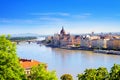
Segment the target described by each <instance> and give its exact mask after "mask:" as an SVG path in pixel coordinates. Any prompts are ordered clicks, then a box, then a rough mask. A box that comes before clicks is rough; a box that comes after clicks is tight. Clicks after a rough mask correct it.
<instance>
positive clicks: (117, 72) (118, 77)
mask: <svg viewBox="0 0 120 80" xmlns="http://www.w3.org/2000/svg"><path fill="white" fill-rule="evenodd" d="M110 80H120V65H118V64H114V66H113V67H112V68H111V71H110Z"/></svg>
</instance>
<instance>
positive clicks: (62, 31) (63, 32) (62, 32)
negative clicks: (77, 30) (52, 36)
mask: <svg viewBox="0 0 120 80" xmlns="http://www.w3.org/2000/svg"><path fill="white" fill-rule="evenodd" d="M60 34H62V35H65V34H66V32H65V30H64V27H62V30H61V31H60Z"/></svg>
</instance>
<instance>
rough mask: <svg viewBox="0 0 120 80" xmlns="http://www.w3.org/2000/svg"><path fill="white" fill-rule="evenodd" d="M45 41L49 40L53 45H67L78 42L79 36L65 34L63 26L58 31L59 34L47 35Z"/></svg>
mask: <svg viewBox="0 0 120 80" xmlns="http://www.w3.org/2000/svg"><path fill="white" fill-rule="evenodd" d="M46 41H51V42H50V45H52V46H55V47H69V46H74V45H77V44H78V45H79V44H80V36H77V35H76V36H73V35H70V34H66V32H65V30H64V28H63V27H62V30H61V31H60V34H54V36H52V37H51V38H50V37H47V38H46Z"/></svg>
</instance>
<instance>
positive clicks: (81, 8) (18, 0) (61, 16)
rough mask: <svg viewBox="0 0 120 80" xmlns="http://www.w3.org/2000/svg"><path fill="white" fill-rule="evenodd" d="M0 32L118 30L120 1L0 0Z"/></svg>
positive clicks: (45, 32)
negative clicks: (63, 29)
mask: <svg viewBox="0 0 120 80" xmlns="http://www.w3.org/2000/svg"><path fill="white" fill-rule="evenodd" d="M0 11H1V13H0V30H1V31H0V34H21V33H37V34H54V33H59V31H60V30H61V28H62V26H64V28H65V30H66V32H68V33H73V34H78V33H91V32H95V33H100V32H119V27H120V23H119V22H120V1H113V0H99V1H96V0H58V1H57V0H51V1H50V0H44V1H43V0H12V1H10V0H0Z"/></svg>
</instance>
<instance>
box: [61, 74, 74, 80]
mask: <svg viewBox="0 0 120 80" xmlns="http://www.w3.org/2000/svg"><path fill="white" fill-rule="evenodd" d="M60 79H61V80H73V78H72V75H70V74H64V75H62V76H61V77H60Z"/></svg>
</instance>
